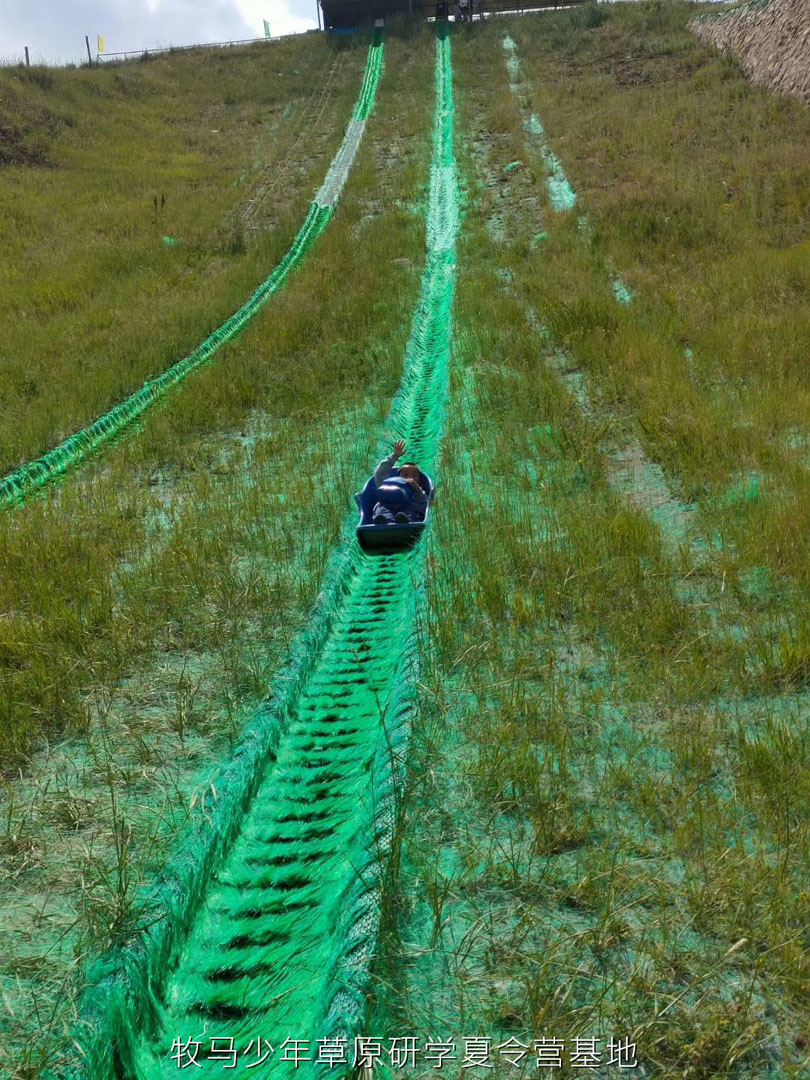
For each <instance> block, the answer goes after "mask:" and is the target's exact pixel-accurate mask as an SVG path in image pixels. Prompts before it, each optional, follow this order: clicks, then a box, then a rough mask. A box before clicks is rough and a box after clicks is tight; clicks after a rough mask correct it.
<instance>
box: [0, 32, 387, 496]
mask: <svg viewBox="0 0 810 1080" xmlns="http://www.w3.org/2000/svg"><path fill="white" fill-rule="evenodd" d="M382 35H383V31H382V29H380V28H377V29H375V30H374V36H373V38H372V42H371V45H370V46H369V50H368V56H367V57H366V66H365V69H364V72H363V82H362V85H361V88H360V95H359V97H358V99H357V103H356V105H355V107H354V112H353V114H352V119H351V121H350V123H349V126H348V128H347V129H346V132H345V134H344V137H343V141H342V143H341V145H340V147H339V149H338V151H337V153H336V154H335V157H334V159H333V160H332V163H331V165H330V167H329V171H328V173H327V176H326V180H325V181H324V183H323V185H322V186H321V188H320V189H319V191H318V193H317V195H316V196H315V198H314V199H313V201H312V203H311V204H310V207H309V211H308V212H307V216H306V218H305V220H304V223H303V224H302V226H301V228H300V229H299V230H298V232H297V233H296V235H295V238H294V239H293V242H292V243H291V244H290V247H289V248H288V249H287V251H286V253H285V254H284V257H283V258H282V259H281V262H279V263H278V265H277V266H276V267H275V268H274V269H273V271H272V273H271V274H270V275H269V276H268V277H267V278H266V279H265V280H264V281H263V282H262V284H261V285H260V286H259V287H258V289H256V291H255V292H254V293H253V295H252V296H251V297H250V298H249V299H248V300H246V301H245V303H244V304H243V305H242V307H240V308H239V310H238V311H236V312H235V313H234V314H233V315H231V317H230V318H229V319H226V321H225V322H224V323H222V325H221V326H219V327H218V328H217V329H216V330H215V331H214V332H213V333H212V334H209V336H208V337H207V338H206V339H205V340H204V341H203V342H201V343H200V344H199V345H198V346H197V348H196V349H194V351H193V352H191V353H189V355H188V356H186V357H184V358H183V359H182V360H178V361H177V363H175V364H172V366H171V367H170V368H168V369H167V370H166V371H164V372H163V373H162V374H161V375H158V376H157V378H155V379H150V380H148V381H147V382H145V383H144V384H143V386H141V387H140V389H138V390H136V391H135V392H134V393H132V394H130V396H129V397H128V398H126V399H125V400H124V401H121V402H119V403H118V404H117V405H115V406H113V408H112V409H110V410H108V411H107V412H105V413H103V414H102V415H101V416H99V417H98V418H97V419H96V420H94V421H93V422H92V423H91V424H88V425H87V427H84V428H82V429H81V430H80V431H77V432H75V433H74V434H73V435H69V436H68V437H67V438H66V439H65V440H64V441H63V442H61V443H59V445H58V446H55V447H54V448H53V449H52V450H49V451H48V452H47V453H46V454H43V455H42V457H39V458H36V459H35V460H34V461H28V462H26V463H25V464H24V465H21V466H20V467H19V468H17V469H15V470H14V471H13V472H11V473H8V474H7V475H6V476H4V477H2V478H0V511H1V510H5V509H7V508H9V507H10V506H13V505H17V504H19V503H22V502H24V501H25V500H26V499H27V498H28V497H29V496H30V495H32V494H33V493H34V492H36V491H38V490H39V489H40V488H42V487H44V486H45V485H46V484H48V483H50V482H52V481H54V480H56V479H58V478H59V477H61V476H63V475H64V473H66V472H67V471H68V470H69V469H72V468H75V467H76V466H77V465H79V464H80V463H81V462H83V461H84V460H85V459H86V458H87V457H88V456H89V455H90V454H92V453H93V452H94V451H96V450H99V449H100V448H101V447H103V446H104V445H105V444H106V443H108V442H110V441H111V440H113V439H114V438H115V437H116V436H117V435H118V434H120V432H121V431H122V430H123V429H124V428H125V427H127V426H128V425H130V424H131V423H132V422H133V421H134V420H136V419H137V418H138V417H139V416H140V415H141V414H142V413H144V412H145V411H146V410H147V409H148V408H149V407H150V406H151V405H153V404H154V403H155V402H156V401H157V400H158V399H160V398H162V397H163V396H164V395H165V394H166V393H167V391H169V390H170V389H171V388H172V387H173V386H176V385H177V384H178V383H180V382H182V381H183V379H185V378H186V376H187V375H189V374H191V372H192V371H194V370H195V369H196V368H198V367H200V366H201V365H202V364H205V363H207V362H208V361H210V360H211V359H212V357H213V356H214V353H215V352H216V351H217V349H219V347H220V346H221V345H224V344H225V343H226V342H228V341H230V340H231V339H232V338H234V337H235V336H236V335H237V334H238V333H239V331H240V330H241V329H242V328H243V327H244V326H245V324H246V323H247V322H248V321H249V320H250V319H252V318H253V316H254V315H255V314H256V313H257V312H258V311H259V310H260V309H261V308H262V307H263V306H264V305H265V304H266V303H267V301H268V300H269V299H270V297H271V296H272V295H273V294H274V293H276V292H278V290H279V289H280V288H281V287H282V286H283V284H284V282H285V281H286V279H287V277H288V276H289V274H290V273H291V272H292V271H293V270H294V269H295V268H296V267H297V266H298V264H299V263H300V262H301V261H302V260H303V258H304V256H305V255H306V254H307V252H308V251H309V249H310V248H311V247H312V245H313V244H314V243H315V241H316V240H317V238H318V237H319V236H320V234H321V233H322V232H323V230H324V229H325V228H326V226H327V225H328V223H329V220H330V218H331V217H332V214H333V213H334V210H335V206H336V205H337V202H338V199H339V198H340V193H341V191H342V190H343V185H344V184H345V182H346V178H347V177H348V175H349V172H350V170H351V167H352V164H353V162H354V158H355V155H356V154H357V150H358V147H359V146H360V142H361V140H362V138H363V132H364V130H365V124H366V120H367V119H368V117H369V115H370V113H371V110H372V107H373V105H374V100H375V97H376V93H377V85H378V83H379V80H380V73H381V71H382V57H383V36H382Z"/></svg>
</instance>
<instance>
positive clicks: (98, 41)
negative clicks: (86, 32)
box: [96, 34, 104, 52]
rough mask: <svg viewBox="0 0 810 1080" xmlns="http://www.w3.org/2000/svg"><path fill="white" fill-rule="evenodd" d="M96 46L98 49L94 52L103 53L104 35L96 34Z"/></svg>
mask: <svg viewBox="0 0 810 1080" xmlns="http://www.w3.org/2000/svg"><path fill="white" fill-rule="evenodd" d="M96 44H97V45H98V48H97V49H96V52H104V35H103V34H96Z"/></svg>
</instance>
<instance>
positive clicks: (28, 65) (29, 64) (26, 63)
mask: <svg viewBox="0 0 810 1080" xmlns="http://www.w3.org/2000/svg"><path fill="white" fill-rule="evenodd" d="M25 66H26V67H31V60H30V59H29V56H28V46H27V45H26V46H25Z"/></svg>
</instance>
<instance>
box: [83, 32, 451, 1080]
mask: <svg viewBox="0 0 810 1080" xmlns="http://www.w3.org/2000/svg"><path fill="white" fill-rule="evenodd" d="M435 70H436V106H435V114H434V133H433V152H432V161H431V171H430V194H429V205H428V212H427V256H426V264H425V268H424V271H423V276H422V285H421V291H420V296H419V300H418V303H417V307H416V310H415V312H414V316H413V321H412V329H411V336H410V339H409V342H408V345H407V347H406V352H405V359H404V371H403V378H402V382H401V385H400V389H399V391H398V393H397V395H396V397H395V399H394V402H393V404H392V408H391V413H390V416H389V422H388V434H389V435H390V436H391V437H401V438H404V439H406V440H407V442H408V454H409V456H412V457H413V458H414V459H415V460H418V461H419V463H420V465H421V466H422V468H423V469H424V470H425V471H427V472H429V473H431V474H432V475H433V476H434V478H436V472H437V467H438V464H439V440H440V435H441V428H442V421H443V414H444V404H445V398H446V395H447V388H448V380H449V366H450V345H451V334H452V306H453V295H454V287H455V241H456V233H457V230H458V222H459V212H458V185H457V177H456V165H455V159H454V154H453V99H452V80H451V66H450V44H449V40H448V38H447V27H446V26H444V25H442V26H441V27H439V28H438V32H437V40H436V69H435ZM355 522H356V518H355V516H354V515H352V516H351V517H350V518H347V521H346V524H345V528H344V535H343V539H342V542H341V544H340V545H339V546H338V548H337V549H336V551H335V553H334V556H333V560H332V562H331V564H330V567H329V569H328V571H327V576H326V580H325V583H324V588H323V591H322V593H321V596H320V598H319V602H318V605H317V607H316V610H315V611H314V613H313V616H312V618H311V619H310V622H309V625H308V627H307V630H306V631H305V633H304V634H303V635H302V638H301V639H299V641H298V642H297V643H296V645H295V646H294V650H293V657H292V659H291V662H290V664H289V665H288V667H287V668H286V669H285V670H284V671H283V672H282V673H281V675H280V676H279V677H278V678H277V679H276V680H275V682H274V685H273V693H272V696H271V697H270V699H269V701H268V704H267V706H266V708H265V709H264V710H263V711H262V712H261V713H260V714H258V715H257V716H256V717H255V718H254V720H253V722H252V725H251V727H250V730H249V732H248V736H247V741H246V743H245V744H244V745H243V746H242V747H240V748H239V749H238V750H237V753H236V755H235V759H234V762H232V763H230V765H228V766H226V767H225V769H224V773H225V774H226V776H227V774H228V770H229V769H230V771H231V773H232V774H233V775H232V776H231V779H230V780H229V781H227V782H226V785H225V787H224V788H223V789H222V790H220V789H219V788H218V790H220V798H219V802H218V805H217V807H216V810H215V819H214V821H213V822H212V824H211V827H210V829H209V831H208V834H207V839H205V838H204V835H203V834H200V835H199V837H198V838H197V841H196V842H195V843H196V847H195V846H194V843H192V844H190V845H187V846H186V848H185V849H184V851H183V852H181V853H180V854H179V855H178V856H177V857H176V858H175V859H174V860H173V861H172V868H171V872H170V873H171V875H172V876H167V879H166V881H165V882H164V883H163V884H162V885H161V886H159V889H162V892H163V898H162V900H161V904H160V905H159V908H158V914H157V917H156V919H155V921H154V924H153V925H152V926H151V927H150V928H149V929H148V930H147V931H146V932H145V933H144V934H143V935H142V936H141V939H140V940H139V942H138V943H136V944H134V945H133V946H130V947H129V949H127V950H125V951H124V953H123V954H119V955H118V956H116V957H113V958H108V959H106V960H105V961H104V962H103V963H101V964H100V965H99V966H98V972H97V975H98V979H97V981H96V982H95V985H92V986H91V987H90V988H89V990H88V993H87V1004H86V1007H85V1009H84V1013H83V1017H84V1024H83V1026H82V1028H81V1030H80V1031H79V1032H78V1033H77V1043H78V1044H79V1046H80V1047H81V1048H82V1052H83V1060H84V1068H83V1075H85V1076H89V1077H91V1078H92V1080H113V1078H115V1080H158V1078H166V1077H168V1076H174V1075H176V1074H177V1070H178V1068H191V1069H193V1070H194V1074H195V1075H209V1074H211V1075H213V1074H214V1073H216V1074H217V1075H218V1074H219V1070H220V1069H222V1068H223V1067H224V1065H225V1064H229V1065H231V1067H235V1068H237V1069H239V1068H241V1069H250V1068H253V1067H255V1066H257V1065H261V1064H263V1065H264V1068H265V1070H267V1069H270V1070H272V1071H273V1072H274V1075H276V1074H278V1075H285V1074H286V1072H287V1071H289V1075H291V1076H292V1075H293V1073H295V1075H299V1071H298V1070H300V1069H301V1068H304V1069H306V1070H308V1071H309V1074H310V1075H315V1076H326V1075H327V1074H328V1075H330V1076H332V1077H334V1076H348V1075H350V1074H352V1075H353V1073H354V1070H353V1069H352V1064H353V1058H352V1050H351V1040H352V1038H353V1037H354V1036H355V1035H356V1034H360V1033H361V1030H360V1029H361V1025H362V1018H363V1014H364V1010H365V993H366V989H367V984H368V972H369V964H370V961H371V957H372V954H373V951H374V947H375V943H376V939H377V932H378V926H379V908H380V897H381V888H382V883H383V878H384V875H385V873H386V868H387V863H388V856H389V852H390V848H391V843H392V840H393V833H394V828H395V816H396V815H395V802H396V792H397V788H398V785H399V780H400V778H401V776H402V773H403V771H404V762H405V758H406V749H407V743H408V738H409V733H410V726H411V720H412V716H413V710H414V708H415V700H416V679H417V671H418V658H417V627H418V625H419V623H420V620H421V618H422V610H423V595H424V579H425V559H426V549H425V539H423V541H422V543H420V544H419V545H418V546H417V547H416V548H414V549H412V550H409V551H402V552H397V553H392V554H376V555H372V554H366V553H364V552H363V551H362V550H361V549H360V547H359V546H358V544H357V543H356V540H355V537H354V526H355ZM426 539H427V540H429V536H428V537H427V538H426ZM240 770H241V771H240ZM206 846H207V847H208V848H214V849H215V850H214V854H209V853H208V852H207V851H206V850H204V847H206ZM161 912H162V914H161ZM341 1055H343V1056H341ZM198 1066H199V1068H197V1067H198ZM251 1075H252V1074H251Z"/></svg>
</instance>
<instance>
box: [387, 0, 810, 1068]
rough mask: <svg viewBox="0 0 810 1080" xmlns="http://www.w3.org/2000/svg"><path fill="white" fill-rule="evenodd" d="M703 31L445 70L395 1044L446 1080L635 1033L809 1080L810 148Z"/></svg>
mask: <svg viewBox="0 0 810 1080" xmlns="http://www.w3.org/2000/svg"><path fill="white" fill-rule="evenodd" d="M692 10H693V9H691V8H690V7H689V6H687V5H680V4H678V5H675V4H673V5H661V4H652V5H641V4H640V5H627V7H626V8H621V7H617V8H616V9H612V8H611V9H603V8H600V9H598V10H593V9H592V10H591V11H590V12H581V13H576V12H575V13H559V14H557V15H551V16H549V17H548V18H524V19H519V20H513V21H509V22H506V21H505V22H495V23H493V24H490V25H488V26H486V27H483V28H478V27H473V28H472V30H471V31H470V32H469V33H466V34H462V35H461V36H460V37H459V38H458V39H457V40H456V42H455V47H454V57H455V77H456V81H457V93H456V100H457V103H458V106H459V108H460V109H461V122H460V127H461V130H462V132H463V133H464V138H465V161H466V170H467V178H468V186H469V191H470V201H469V206H468V213H467V217H466V220H465V227H464V229H463V231H462V240H461V245H460V255H459V265H460V277H459V292H458V313H457V325H456V371H455V383H454V395H453V403H452V406H451V411H450V415H449V417H448V430H447V436H446V437H447V446H448V454H447V459H446V464H445V472H444V474H443V484H442V500H443V501H442V507H441V514H440V515H437V518H436V522H435V532H434V534H433V540H434V564H433V566H434V573H433V580H432V582H431V588H430V599H431V619H430V623H429V626H428V628H427V629H426V632H425V635H424V642H423V655H424V656H425V657H426V660H427V667H426V670H425V672H424V673H423V699H422V702H423V710H422V724H421V726H420V729H419V732H418V735H417V738H416V740H415V745H414V749H413V756H412V771H411V777H412V787H411V791H410V793H409V797H408V800H407V804H406V805H407V807H408V809H407V811H406V817H405V823H404V826H403V828H402V834H401V841H402V846H401V849H400V853H399V861H398V863H397V865H398V866H400V867H401V872H400V875H399V879H398V880H399V888H398V889H397V890H395V891H394V892H392V895H391V903H390V908H389V910H388V913H387V915H388V921H387V937H386V945H387V948H386V949H385V950H383V952H382V954H381V956H380V958H379V960H378V971H377V974H378V983H377V989H376V993H375V1000H374V1002H373V1004H372V1007H371V1013H370V1020H369V1024H368V1026H369V1028H370V1029H373V1030H374V1031H375V1032H379V1033H380V1034H381V1035H386V1036H388V1037H394V1036H398V1035H400V1034H401V1033H402V1032H405V1031H407V1032H409V1033H415V1034H417V1035H418V1036H419V1039H420V1043H422V1044H424V1042H425V1041H427V1040H428V1039H437V1038H438V1039H443V1038H451V1039H455V1041H456V1055H457V1057H456V1060H455V1061H452V1062H450V1061H448V1062H447V1063H446V1065H445V1068H448V1069H449V1070H450V1074H451V1075H453V1076H460V1075H464V1073H463V1072H462V1070H461V1061H462V1059H463V1056H464V1037H465V1036H470V1035H480V1036H487V1037H489V1038H490V1039H491V1043H490V1057H489V1061H490V1064H491V1065H492V1066H493V1069H494V1073H493V1074H498V1072H499V1071H500V1074H502V1075H512V1074H513V1065H512V1064H511V1063H510V1060H509V1059H507V1058H506V1057H505V1056H504V1055H503V1053H502V1052H501V1051H500V1050H499V1049H498V1048H499V1047H500V1046H501V1045H503V1044H506V1045H507V1049H508V1047H509V1045H511V1046H512V1049H513V1051H514V1053H515V1054H517V1055H519V1054H520V1053H521V1047H522V1051H523V1052H524V1053H525V1054H526V1057H525V1059H524V1061H523V1065H524V1067H525V1068H526V1069H527V1070H531V1071H533V1064H534V1061H535V1058H536V1056H537V1052H534V1051H533V1040H534V1039H540V1038H546V1039H549V1040H553V1039H557V1040H560V1042H564V1043H565V1044H566V1049H565V1050H564V1051H561V1060H562V1061H563V1062H567V1061H569V1060H570V1056H571V1055H572V1053H573V1051H574V1050H575V1049H576V1047H577V1045H578V1044H577V1043H576V1042H575V1040H576V1039H581V1040H583V1042H582V1043H581V1044H579V1045H580V1048H581V1047H584V1046H587V1045H588V1044H587V1041H586V1040H588V1039H590V1038H596V1039H598V1040H601V1042H599V1043H597V1044H596V1048H597V1050H598V1055H599V1059H600V1060H601V1062H602V1069H600V1070H597V1071H596V1075H600V1076H602V1075H605V1076H610V1075H613V1074H614V1071H615V1070H616V1066H615V1065H614V1066H613V1067H612V1068H610V1067H608V1059H609V1040H610V1039H611V1037H612V1038H614V1039H617V1040H618V1039H624V1038H627V1039H629V1040H630V1041H631V1042H633V1043H635V1044H636V1048H637V1057H638V1061H639V1067H638V1072H637V1074H638V1075H643V1076H650V1077H656V1080H659V1078H672V1080H675V1078H676V1077H677V1078H684V1077H686V1078H690V1080H699V1078H700V1080H708V1078H712V1080H714V1078H717V1077H729V1078H731V1077H734V1078H742V1077H745V1078H751V1080H754V1078H757V1080H759V1078H761V1077H763V1076H766V1075H774V1076H783V1077H795V1078H797V1080H798V1078H799V1077H801V1076H804V1075H805V1072H806V1070H807V1067H808V1060H807V1046H808V1041H807V1040H808V1032H807V1017H806V1009H805V1005H804V1002H806V1000H807V995H808V988H809V987H810V949H809V948H808V941H807V935H806V919H805V916H804V914H803V912H804V907H805V904H806V897H807V891H806V890H807V880H808V853H809V852H810V846H809V843H810V819H809V818H808V813H807V776H808V773H807V760H808V757H807V754H808V732H809V729H808V721H807V717H808V696H807V668H806V667H805V666H804V661H803V657H804V655H805V645H804V641H805V637H804V633H805V631H804V627H805V624H806V620H805V617H804V614H803V611H804V608H805V607H806V595H807V587H806V566H807V558H806V552H805V550H804V544H803V541H802V540H801V539H800V538H799V537H798V536H797V535H796V533H795V532H794V526H793V525H792V524H789V521H790V520H791V519H792V517H793V515H794V514H796V515H798V517H799V520H801V519H802V515H803V510H802V507H803V504H804V501H805V496H806V490H807V472H806V466H805V463H804V461H803V460H802V459H803V450H802V449H801V447H802V439H803V436H804V434H805V433H806V432H807V430H808V424H807V421H808V417H807V414H806V412H805V408H806V406H805V401H806V386H805V385H804V382H803V380H802V378H801V376H800V375H799V371H800V365H801V361H800V354H801V348H802V346H801V341H802V340H803V337H805V336H806V334H804V332H803V327H805V324H806V319H807V313H808V308H807V299H808V290H807V287H806V285H807V283H806V281H805V278H806V269H807V266H808V265H809V264H808V262H807V240H808V228H809V227H810V221H808V218H807V205H808V204H807V198H806V191H807V184H808V181H809V180H810V172H809V171H808V165H810V161H808V158H807V133H808V123H809V122H810V121H809V120H808V114H807V112H806V111H805V110H803V109H802V108H801V107H799V106H798V105H796V104H795V103H790V102H787V101H783V100H780V99H776V98H774V97H772V96H771V95H770V94H768V93H765V92H762V91H759V90H754V89H752V88H751V87H750V86H749V85H748V84H747V82H746V81H745V80H744V78H743V77H742V75H741V73H740V72H739V71H738V70H737V69H736V68H735V67H734V66H733V65H732V64H730V63H729V62H728V61H726V60H724V59H721V58H718V57H717V56H716V55H715V54H714V53H713V52H712V51H711V50H709V49H707V48H705V47H704V46H702V45H701V44H700V43H698V42H697V41H695V39H694V38H692V37H691V35H690V34H688V33H687V32H686V31H685V24H686V21H687V19H688V17H689V15H690V14H691V12H692ZM507 33H508V34H509V35H511V37H512V39H513V40H514V41H515V42H516V55H517V56H518V57H519V58H520V65H521V68H520V73H519V74H518V75H517V76H515V78H514V79H512V78H511V77H510V73H509V71H508V69H507V60H508V57H509V53H507V52H506V51H505V50H504V48H503V38H504V36H505V35H506V34H507ZM512 81H514V82H515V84H516V87H517V92H516V93H513V92H512V91H511V90H510V82H512ZM521 110H523V111H521ZM532 113H534V114H535V116H536V117H537V118H539V120H540V121H542V125H543V126H544V127H545V129H546V131H547V133H548V141H549V146H550V149H551V150H552V151H553V152H554V153H555V154H556V156H557V158H558V160H559V162H560V163H561V165H562V168H563V169H564V170H565V172H566V174H567V176H568V178H569V179H570V182H571V184H572V186H573V188H574V190H575V191H576V193H577V194H578V202H577V204H576V206H575V207H574V208H573V209H572V210H571V211H569V212H568V213H566V212H564V211H563V212H556V211H555V210H554V209H553V207H552V205H551V201H550V198H549V191H548V188H547V185H546V167H545V166H544V164H543V162H542V160H541V159H540V156H539V154H538V153H537V140H536V139H535V138H534V137H533V133H534V131H535V129H536V125H533V124H530V125H529V126H530V130H528V131H527V130H526V129H525V127H524V115H528V116H530V115H531V114H532ZM724 179H725V181H726V183H727V185H728V189H729V190H726V188H724V186H723V183H722V181H723V180H724ZM731 189H733V190H731ZM541 234H545V236H543V235H541ZM617 274H621V277H622V279H623V280H624V281H625V282H626V283H627V284H628V285H629V287H630V289H631V291H632V293H633V297H632V300H631V302H630V303H629V304H622V303H619V302H617V299H616V295H615V292H614V288H613V282H614V281H615V279H616V276H617ZM687 347H689V348H691V355H689V354H685V348H687ZM794 371H795V372H796V378H795V380H794V378H793V377H792V375H791V374H790V373H791V372H794ZM775 519H780V520H781V523H782V525H781V535H780V533H779V532H778V531H777V529H776V528H775V527H774V525H773V524H772V523H773V522H774V520H775ZM797 528H798V529H801V526H797ZM794 536H795V537H796V538H795V541H794V539H793V537H794ZM509 1040H517V1042H516V1043H512V1044H510V1043H509ZM542 1052H543V1053H545V1054H546V1055H547V1060H548V1058H549V1057H550V1056H551V1055H552V1053H553V1050H552V1049H549V1048H547V1049H546V1050H545V1051H542ZM397 1075H400V1076H403V1077H404V1076H411V1075H418V1076H428V1075H433V1065H431V1064H430V1063H429V1062H427V1061H422V1062H420V1066H419V1067H418V1068H417V1069H416V1071H415V1072H414V1071H413V1070H406V1069H403V1070H401V1071H400V1072H399V1073H398V1074H397ZM563 1075H565V1069H563ZM571 1075H576V1073H575V1072H574V1070H573V1069H572V1070H571Z"/></svg>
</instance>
